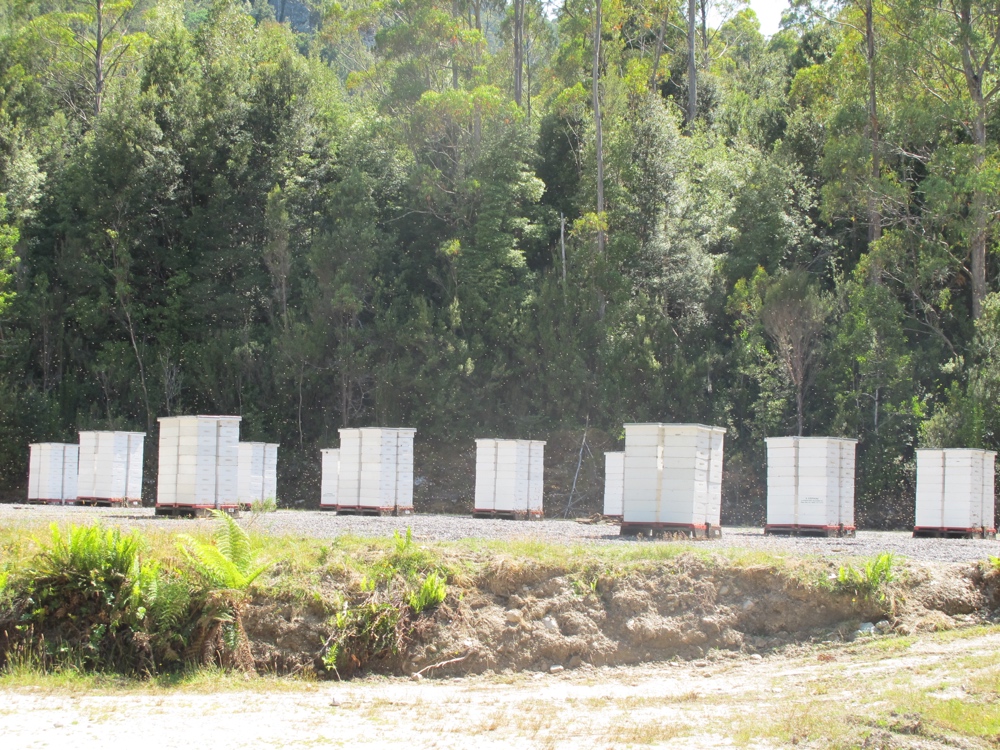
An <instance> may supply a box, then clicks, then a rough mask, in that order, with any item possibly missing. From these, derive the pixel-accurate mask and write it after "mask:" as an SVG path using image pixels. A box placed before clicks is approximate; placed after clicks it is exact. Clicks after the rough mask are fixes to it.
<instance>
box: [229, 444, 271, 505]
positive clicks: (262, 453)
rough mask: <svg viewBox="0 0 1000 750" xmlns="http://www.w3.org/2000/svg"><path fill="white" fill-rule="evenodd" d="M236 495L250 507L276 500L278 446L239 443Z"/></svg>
mask: <svg viewBox="0 0 1000 750" xmlns="http://www.w3.org/2000/svg"><path fill="white" fill-rule="evenodd" d="M239 456H240V459H239V479H238V490H237V491H238V493H239V497H240V502H241V503H243V504H245V505H250V504H252V503H254V502H259V501H263V500H268V499H271V500H277V499H278V492H277V490H278V444H277V443H240V447H239Z"/></svg>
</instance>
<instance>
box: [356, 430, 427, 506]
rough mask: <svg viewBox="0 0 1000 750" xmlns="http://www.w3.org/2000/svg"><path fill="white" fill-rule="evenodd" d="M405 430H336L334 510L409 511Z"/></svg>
mask: <svg viewBox="0 0 1000 750" xmlns="http://www.w3.org/2000/svg"><path fill="white" fill-rule="evenodd" d="M416 432H417V431H416V430H414V429H410V428H406V427H359V428H345V429H342V430H340V454H339V456H338V461H339V469H338V482H337V510H338V511H340V512H347V513H350V512H356V513H378V514H388V513H395V514H397V515H408V514H410V513H412V512H413V437H414V435H415V434H416Z"/></svg>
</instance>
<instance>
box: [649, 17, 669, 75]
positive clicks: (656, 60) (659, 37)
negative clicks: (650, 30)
mask: <svg viewBox="0 0 1000 750" xmlns="http://www.w3.org/2000/svg"><path fill="white" fill-rule="evenodd" d="M669 18H670V6H667V10H666V11H665V12H664V14H663V23H661V24H660V30H659V31H658V32H657V34H656V49H654V50H653V72H652V73H651V74H650V76H649V90H650V91H656V75H657V73H658V72H659V70H660V57H661V56H662V55H663V35H664V33H665V32H666V29H667V20H668V19H669Z"/></svg>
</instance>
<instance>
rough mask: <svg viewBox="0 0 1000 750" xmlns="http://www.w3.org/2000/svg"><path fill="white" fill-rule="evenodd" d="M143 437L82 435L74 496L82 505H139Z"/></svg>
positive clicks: (132, 434) (101, 433)
mask: <svg viewBox="0 0 1000 750" xmlns="http://www.w3.org/2000/svg"><path fill="white" fill-rule="evenodd" d="M145 437H146V433H145V432H122V431H107V430H100V431H87V432H81V433H80V465H79V481H78V483H77V497H79V499H80V500H81V501H83V502H88V501H108V502H112V501H113V502H121V503H124V504H126V505H131V504H136V503H139V502H141V501H142V457H143V442H144V439H145Z"/></svg>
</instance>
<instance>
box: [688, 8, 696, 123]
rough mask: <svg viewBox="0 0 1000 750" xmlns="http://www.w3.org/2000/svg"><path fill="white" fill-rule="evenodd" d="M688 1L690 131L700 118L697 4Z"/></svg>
mask: <svg viewBox="0 0 1000 750" xmlns="http://www.w3.org/2000/svg"><path fill="white" fill-rule="evenodd" d="M696 2H697V0H688V39H687V42H688V111H687V119H688V122H687V124H688V129H693V128H694V121H695V118H696V117H697V116H698V69H697V66H696V65H695V4H696Z"/></svg>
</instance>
